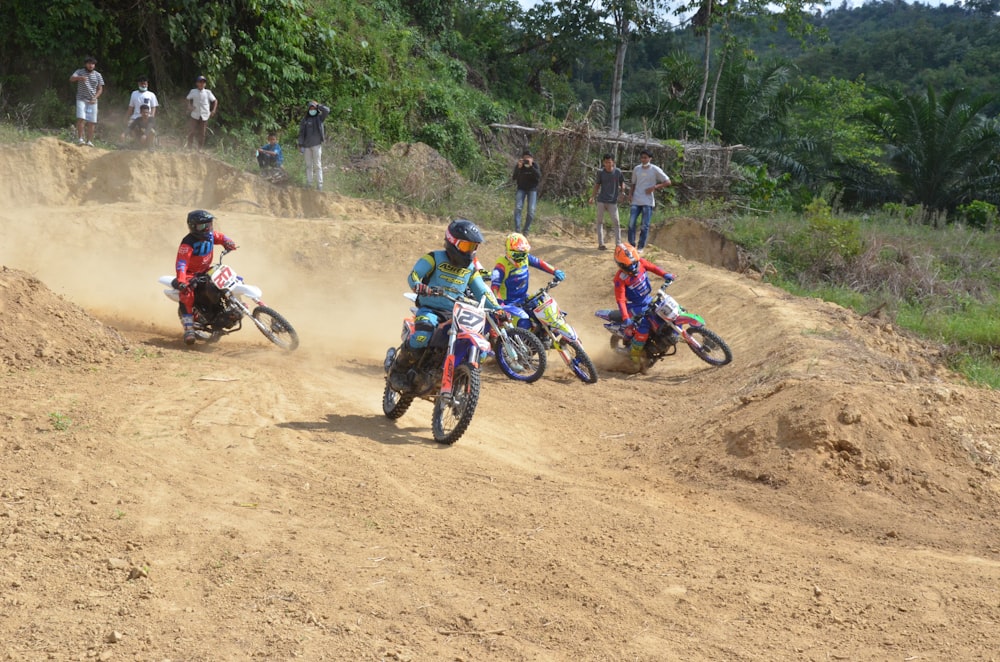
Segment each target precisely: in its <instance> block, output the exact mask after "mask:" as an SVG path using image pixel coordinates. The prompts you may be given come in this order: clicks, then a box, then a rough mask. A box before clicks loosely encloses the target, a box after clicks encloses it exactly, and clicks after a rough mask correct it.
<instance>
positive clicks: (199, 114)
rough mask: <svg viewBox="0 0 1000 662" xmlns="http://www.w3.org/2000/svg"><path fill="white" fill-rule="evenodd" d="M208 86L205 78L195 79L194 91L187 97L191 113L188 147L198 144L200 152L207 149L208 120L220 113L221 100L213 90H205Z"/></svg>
mask: <svg viewBox="0 0 1000 662" xmlns="http://www.w3.org/2000/svg"><path fill="white" fill-rule="evenodd" d="M207 84H208V80H207V79H206V78H205V77H204V76H198V77H197V78H195V79H194V89H193V90H191V91H190V92H188V95H187V102H188V110H189V111H191V119H190V123H189V125H188V135H187V146H188V147H191V146H192V145H193V144H194V143H195V142H197V144H198V145H197V146H198V150H199V151H200V150H202V149H204V148H205V131H206V129H207V128H208V118H210V117H212V116H213V115H215V114H216V113H217V112H219V100H218V99H216V98H215V95H214V94H212V90H209V89H206V88H205V86H206V85H207Z"/></svg>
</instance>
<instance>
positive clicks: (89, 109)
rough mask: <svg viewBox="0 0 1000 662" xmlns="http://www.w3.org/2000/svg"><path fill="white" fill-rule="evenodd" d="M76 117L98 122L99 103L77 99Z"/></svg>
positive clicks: (93, 122) (92, 122)
mask: <svg viewBox="0 0 1000 662" xmlns="http://www.w3.org/2000/svg"><path fill="white" fill-rule="evenodd" d="M76 119H78V120H84V121H85V122H90V123H91V124H97V104H96V103H87V102H86V101H80V100H79V99H77V100H76Z"/></svg>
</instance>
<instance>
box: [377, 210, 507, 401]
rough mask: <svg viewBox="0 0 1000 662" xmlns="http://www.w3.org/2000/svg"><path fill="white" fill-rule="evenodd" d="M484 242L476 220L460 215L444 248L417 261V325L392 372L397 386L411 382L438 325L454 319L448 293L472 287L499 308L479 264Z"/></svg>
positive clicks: (477, 295)
mask: <svg viewBox="0 0 1000 662" xmlns="http://www.w3.org/2000/svg"><path fill="white" fill-rule="evenodd" d="M482 242H483V234H482V232H480V231H479V228H478V227H476V225H475V223H473V222H472V221H469V220H466V219H464V218H459V219H456V220H454V221H452V222H451V223H450V224H449V225H448V229H447V230H446V231H445V234H444V250H436V251H431V252H429V253H427V254H426V255H424V256H423V257H421V258H420V259H419V260H417V263H416V264H415V265H413V270H412V271H411V272H410V276H409V278H408V279H407V282H408V283H409V285H410V289H411V290H413V291H414V292H415V293H416V295H417V313H416V320H415V325H414V327H415V328H414V331H413V334H412V335H411V336H410V337H409V339H408V340H407V342H405V343H403V350H402V351H401V352H400V353H399V355H398V356H397V357H396V360H395V362H394V363H393V366H392V370H391V371H390V373H389V381H390V383H391V384H392V387H393V388H396V389H399V390H403V389H405V388H407V387H408V386H409V375H408V373H409V370H410V368H412V367H413V366H414V365H416V363H417V361H418V360H419V359H420V356H421V354H422V353H423V351H424V349H425V348H426V347H427V343H428V342H430V339H431V335H432V334H433V333H434V329H435V328H437V326H438V324H440V323H441V322H443V321H445V320H448V319H451V311H452V307H453V305H454V304H453V301H452V299H449V298H448V296H451V297H453V298H457V297H461V296H464V295H465V292H466V290H469V291H470V292H471V293H472V295H473V297H475V298H476V299H481V298H482V297H483V296H485V297H486V307H487V308H489V309H499V307H500V304H499V303H497V300H496V297H494V296H493V293H492V292H491V291H490V288H489V287H488V286H487V285H486V283H485V282H483V278H482V276H481V275H480V274H479V271H478V269H477V268H476V267H477V263H476V259H475V258H476V249H478V248H479V244H481V243H482ZM442 293H443V294H447V295H448V296H442Z"/></svg>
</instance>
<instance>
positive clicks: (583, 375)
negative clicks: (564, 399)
mask: <svg viewBox="0 0 1000 662" xmlns="http://www.w3.org/2000/svg"><path fill="white" fill-rule="evenodd" d="M559 353H560V354H561V355H562V357H563V361H565V362H566V365H568V366H569V369H570V370H572V371H573V374H574V375H576V376H577V377H578V378H579V379H580V381H582V382H583V383H584V384H593V383H594V382H596V381H597V369H596V368H595V367H594V362H593V361H591V360H590V356H588V355H587V352H586V351H584V349H583V345H581V344H580V341H579V340H569V339H567V338H560V339H559Z"/></svg>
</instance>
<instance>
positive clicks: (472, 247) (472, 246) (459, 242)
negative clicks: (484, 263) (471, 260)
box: [452, 239, 479, 255]
mask: <svg viewBox="0 0 1000 662" xmlns="http://www.w3.org/2000/svg"><path fill="white" fill-rule="evenodd" d="M452 245H453V246H455V248H457V249H458V250H459V252H461V253H465V254H467V255H471V254H472V253H475V252H476V249H477V248H479V242H476V241H469V240H468V239H456V240H455V241H453V242H452Z"/></svg>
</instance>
